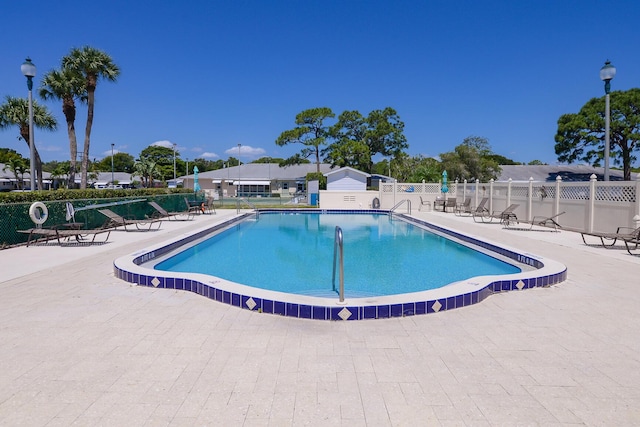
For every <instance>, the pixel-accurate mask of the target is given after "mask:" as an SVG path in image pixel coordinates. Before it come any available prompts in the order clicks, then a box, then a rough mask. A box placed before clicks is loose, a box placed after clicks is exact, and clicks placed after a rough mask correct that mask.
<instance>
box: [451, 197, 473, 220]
mask: <svg viewBox="0 0 640 427" xmlns="http://www.w3.org/2000/svg"><path fill="white" fill-rule="evenodd" d="M453 213H455V214H456V215H458V216H461V215H462V214H464V213H469V214H470V213H471V197H466V198H465V199H464V202H463V203H458V204H457V205H456V208H455V210H454V211H453Z"/></svg>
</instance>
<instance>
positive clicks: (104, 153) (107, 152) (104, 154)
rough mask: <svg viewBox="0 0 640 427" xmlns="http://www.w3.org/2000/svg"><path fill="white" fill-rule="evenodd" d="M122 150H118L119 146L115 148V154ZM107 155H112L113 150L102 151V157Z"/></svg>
mask: <svg viewBox="0 0 640 427" xmlns="http://www.w3.org/2000/svg"><path fill="white" fill-rule="evenodd" d="M119 152H120V150H118V149H117V148H114V149H113V155H114V156H115V155H116V154H118V153H119ZM105 157H111V150H108V151H103V152H102V158H103V159H104V158H105Z"/></svg>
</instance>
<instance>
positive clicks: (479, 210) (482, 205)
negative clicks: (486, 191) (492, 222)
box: [460, 197, 489, 219]
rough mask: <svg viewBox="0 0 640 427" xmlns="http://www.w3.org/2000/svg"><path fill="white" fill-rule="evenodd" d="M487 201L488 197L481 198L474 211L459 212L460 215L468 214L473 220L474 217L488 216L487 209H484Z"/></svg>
mask: <svg viewBox="0 0 640 427" xmlns="http://www.w3.org/2000/svg"><path fill="white" fill-rule="evenodd" d="M488 201H489V198H488V197H483V198H482V200H480V203H478V206H476V208H475V209H470V210H469V212H460V215H462V214H465V213H468V214H469V215H471V216H473V217H474V219H475V217H476V216H482V215H489V209H487V208H486V207H485V205H486V204H487V202H488Z"/></svg>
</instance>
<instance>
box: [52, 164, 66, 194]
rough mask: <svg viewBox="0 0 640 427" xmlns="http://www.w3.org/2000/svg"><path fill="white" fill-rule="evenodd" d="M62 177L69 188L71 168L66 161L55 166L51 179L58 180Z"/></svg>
mask: <svg viewBox="0 0 640 427" xmlns="http://www.w3.org/2000/svg"><path fill="white" fill-rule="evenodd" d="M60 178H64V179H63V184H65V182H64V181H66V187H67V188H69V179H68V178H69V168H68V165H67V164H66V162H65V163H59V164H58V165H57V166H56V167H55V168H53V170H52V171H51V180H52V181H53V180H58V179H60Z"/></svg>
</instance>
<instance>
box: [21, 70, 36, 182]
mask: <svg viewBox="0 0 640 427" xmlns="http://www.w3.org/2000/svg"><path fill="white" fill-rule="evenodd" d="M20 71H21V72H22V75H23V76H25V77H26V78H27V89H29V162H30V165H29V178H30V180H31V187H30V189H31V191H33V190H35V188H36V146H35V145H34V142H33V97H32V90H33V78H34V77H35V76H36V66H35V65H33V62H31V58H27V59H26V60H25V61H24V64H22V65H21V66H20Z"/></svg>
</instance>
